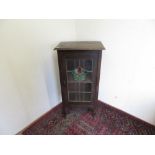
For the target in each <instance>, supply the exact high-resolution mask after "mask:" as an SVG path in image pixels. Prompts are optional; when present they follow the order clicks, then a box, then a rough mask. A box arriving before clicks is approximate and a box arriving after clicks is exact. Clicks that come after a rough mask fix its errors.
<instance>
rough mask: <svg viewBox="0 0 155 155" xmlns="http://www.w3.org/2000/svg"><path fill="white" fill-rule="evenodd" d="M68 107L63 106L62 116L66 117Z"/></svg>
mask: <svg viewBox="0 0 155 155" xmlns="http://www.w3.org/2000/svg"><path fill="white" fill-rule="evenodd" d="M66 114H67V113H66V107H65V106H63V107H62V116H63V117H64V118H66Z"/></svg>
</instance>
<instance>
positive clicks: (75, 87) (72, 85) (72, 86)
mask: <svg viewBox="0 0 155 155" xmlns="http://www.w3.org/2000/svg"><path fill="white" fill-rule="evenodd" d="M68 91H76V92H78V91H79V83H68Z"/></svg>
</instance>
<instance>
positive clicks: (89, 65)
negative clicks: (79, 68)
mask: <svg viewBox="0 0 155 155" xmlns="http://www.w3.org/2000/svg"><path fill="white" fill-rule="evenodd" d="M85 69H86V70H88V71H92V70H93V62H92V60H85Z"/></svg>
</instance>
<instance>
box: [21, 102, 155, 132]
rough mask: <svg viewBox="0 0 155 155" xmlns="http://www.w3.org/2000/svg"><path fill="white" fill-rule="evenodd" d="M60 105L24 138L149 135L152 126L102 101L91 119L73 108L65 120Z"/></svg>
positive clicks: (39, 121)
mask: <svg viewBox="0 0 155 155" xmlns="http://www.w3.org/2000/svg"><path fill="white" fill-rule="evenodd" d="M61 109H62V104H59V105H58V106H56V107H55V108H54V109H52V110H50V111H49V112H48V113H47V114H45V115H44V116H42V117H41V118H40V119H39V120H38V121H36V122H35V123H33V124H32V125H30V126H29V127H28V128H27V129H25V130H24V131H23V132H22V134H23V135H151V134H153V135H154V134H155V126H152V125H151V124H149V123H146V122H144V121H142V120H140V119H138V118H135V117H134V116H132V115H129V114H127V113H125V112H123V111H120V110H118V109H116V108H114V107H111V106H109V105H107V104H104V103H102V102H98V103H97V104H96V109H95V112H96V115H95V116H94V118H93V117H92V115H91V113H90V112H88V111H84V110H80V109H74V110H71V111H70V112H69V113H68V114H67V116H66V118H63V117H62V115H61Z"/></svg>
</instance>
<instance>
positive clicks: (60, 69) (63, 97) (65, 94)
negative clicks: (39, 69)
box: [57, 51, 67, 105]
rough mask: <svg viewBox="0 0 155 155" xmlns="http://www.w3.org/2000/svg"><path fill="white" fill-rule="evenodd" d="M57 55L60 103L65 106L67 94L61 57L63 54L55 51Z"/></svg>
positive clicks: (62, 57)
mask: <svg viewBox="0 0 155 155" xmlns="http://www.w3.org/2000/svg"><path fill="white" fill-rule="evenodd" d="M57 54H58V64H59V75H60V84H61V94H62V102H63V104H64V105H66V104H67V93H66V92H67V91H66V87H67V84H66V73H65V60H64V56H63V55H64V53H63V52H62V51H57Z"/></svg>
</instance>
